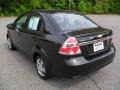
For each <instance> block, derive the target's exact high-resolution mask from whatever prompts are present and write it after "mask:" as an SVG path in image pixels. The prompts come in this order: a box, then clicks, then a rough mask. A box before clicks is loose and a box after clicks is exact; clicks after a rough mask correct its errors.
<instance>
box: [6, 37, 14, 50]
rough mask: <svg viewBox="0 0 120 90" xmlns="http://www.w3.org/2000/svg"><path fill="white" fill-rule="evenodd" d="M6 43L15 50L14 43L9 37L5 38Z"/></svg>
mask: <svg viewBox="0 0 120 90" xmlns="http://www.w3.org/2000/svg"><path fill="white" fill-rule="evenodd" d="M7 44H8V48H9V49H11V50H15V49H16V48H15V45H14V44H13V42H12V40H11V38H10V37H8V38H7Z"/></svg>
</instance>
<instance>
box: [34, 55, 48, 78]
mask: <svg viewBox="0 0 120 90" xmlns="http://www.w3.org/2000/svg"><path fill="white" fill-rule="evenodd" d="M36 68H37V72H38V74H39V76H40V77H41V78H42V79H44V80H47V79H49V78H50V72H49V69H48V66H47V64H46V63H45V61H44V58H42V57H40V56H38V57H36Z"/></svg>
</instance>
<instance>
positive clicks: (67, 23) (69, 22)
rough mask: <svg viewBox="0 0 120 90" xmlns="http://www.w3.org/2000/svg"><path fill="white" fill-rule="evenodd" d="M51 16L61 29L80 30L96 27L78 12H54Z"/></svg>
mask: <svg viewBox="0 0 120 90" xmlns="http://www.w3.org/2000/svg"><path fill="white" fill-rule="evenodd" d="M51 16H52V18H53V19H54V21H55V22H56V23H57V24H58V26H59V27H60V28H61V30H81V29H88V28H96V27H98V26H97V25H96V24H95V23H93V22H92V21H90V20H89V19H87V18H86V17H84V16H82V15H79V14H73V13H54V14H51Z"/></svg>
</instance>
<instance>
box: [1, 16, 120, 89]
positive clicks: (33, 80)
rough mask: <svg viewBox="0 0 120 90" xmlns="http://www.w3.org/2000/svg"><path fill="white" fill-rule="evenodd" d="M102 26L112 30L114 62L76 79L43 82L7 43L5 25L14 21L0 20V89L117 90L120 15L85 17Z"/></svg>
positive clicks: (119, 87)
mask: <svg viewBox="0 0 120 90" xmlns="http://www.w3.org/2000/svg"><path fill="white" fill-rule="evenodd" d="M88 16H89V17H90V18H91V19H92V20H94V21H95V22H97V23H98V24H100V25H101V26H103V27H106V28H108V29H112V30H113V31H114V36H113V37H114V42H115V46H116V49H117V53H116V56H115V59H114V62H113V63H112V64H110V65H108V66H106V67H104V68H102V69H101V70H99V71H96V72H93V73H90V74H88V75H85V76H83V77H80V78H76V79H65V78H58V77H54V78H52V79H50V80H48V81H43V80H41V79H40V78H39V76H38V75H37V73H36V69H35V66H34V64H33V62H32V60H30V58H28V57H27V56H26V55H24V54H23V53H21V52H20V51H10V50H9V49H8V47H7V44H6V30H7V29H6V25H7V24H8V23H11V22H13V20H14V19H15V18H0V90H120V60H119V58H120V48H119V45H120V16H119V15H88Z"/></svg>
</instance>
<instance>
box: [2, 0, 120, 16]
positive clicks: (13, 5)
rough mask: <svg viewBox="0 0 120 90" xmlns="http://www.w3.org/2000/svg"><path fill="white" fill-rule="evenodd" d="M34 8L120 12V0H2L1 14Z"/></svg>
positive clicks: (99, 12)
mask: <svg viewBox="0 0 120 90" xmlns="http://www.w3.org/2000/svg"><path fill="white" fill-rule="evenodd" d="M69 1H70V2H69ZM33 9H71V10H78V11H80V12H83V13H97V14H104V13H117V14H120V0H0V16H13V15H18V14H19V13H22V12H27V11H30V10H33Z"/></svg>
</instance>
